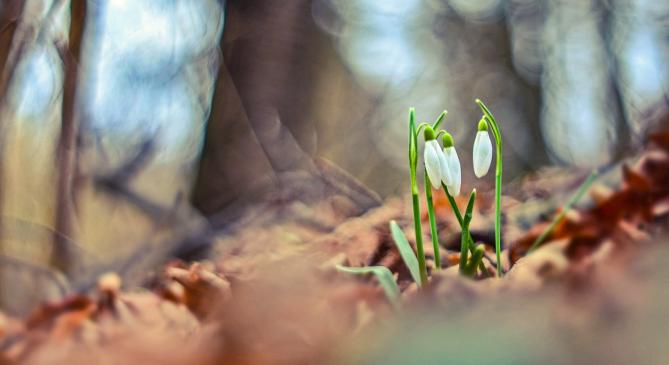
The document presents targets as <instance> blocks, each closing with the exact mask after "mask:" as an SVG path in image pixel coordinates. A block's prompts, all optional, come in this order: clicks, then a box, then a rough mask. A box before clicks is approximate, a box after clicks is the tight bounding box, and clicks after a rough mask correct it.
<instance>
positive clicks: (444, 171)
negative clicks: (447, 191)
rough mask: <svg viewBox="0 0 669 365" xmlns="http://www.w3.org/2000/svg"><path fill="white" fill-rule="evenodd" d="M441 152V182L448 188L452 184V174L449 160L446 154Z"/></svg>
mask: <svg viewBox="0 0 669 365" xmlns="http://www.w3.org/2000/svg"><path fill="white" fill-rule="evenodd" d="M439 152H441V153H440V154H439V164H440V166H441V181H442V182H443V183H444V185H446V186H448V184H450V183H451V172H450V171H449V168H448V160H447V159H446V154H444V152H442V151H441V149H440V150H439Z"/></svg>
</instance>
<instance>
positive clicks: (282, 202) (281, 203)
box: [0, 128, 669, 365]
mask: <svg viewBox="0 0 669 365" xmlns="http://www.w3.org/2000/svg"><path fill="white" fill-rule="evenodd" d="M319 166H320V169H321V171H326V170H327V171H329V173H328V174H322V175H320V176H318V179H317V180H318V181H317V182H312V183H308V184H305V183H304V181H302V180H304V179H305V177H304V176H299V175H298V176H295V177H294V179H296V181H301V183H300V184H297V185H296V186H301V187H304V186H309V191H304V190H300V189H297V190H295V189H294V190H291V191H288V190H287V192H284V193H282V194H280V195H277V196H276V197H275V198H274V199H272V200H270V201H269V202H267V203H264V204H262V205H259V206H256V207H254V208H252V209H249V210H248V211H247V213H246V214H245V215H244V216H243V217H242V218H241V219H239V220H238V221H237V223H235V225H231V226H228V227H226V229H225V231H222V232H221V233H220V235H219V236H218V237H217V238H216V244H215V245H214V247H213V248H212V250H211V252H210V253H209V257H210V259H209V260H206V261H197V262H184V261H172V262H169V263H167V264H166V265H165V266H164V267H163V268H161V269H159V270H157V271H156V272H154V273H149V274H147V277H146V279H145V280H144V282H145V285H144V286H143V287H142V288H126V286H125V285H124V282H123V280H122V279H121V277H120V276H119V275H117V274H115V273H107V274H104V275H101V276H99V278H98V280H97V287H96V288H95V289H94V290H90V291H88V292H85V293H79V294H75V295H71V296H69V297H67V298H65V299H63V300H60V301H55V302H49V303H44V304H42V305H41V306H39V307H38V308H36V309H35V310H34V311H32V314H31V315H29V316H28V317H27V318H13V317H10V316H8V315H3V314H1V313H0V364H15V363H29V364H66V363H67V364H92V363H95V364H128V363H141V364H152V363H161V364H182V363H189V364H385V365H387V364H410V363H429V364H433V363H457V364H488V363H490V364H492V363H496V364H500V363H503V364H504V363H506V364H510V363H513V364H536V363H544V364H567V363H569V364H574V363H576V364H581V363H583V364H586V363H588V364H592V363H596V364H602V363H607V364H629V363H635V362H636V363H658V364H660V363H665V364H666V363H669V348H668V347H667V346H666V328H669V316H666V314H665V311H666V308H669V306H668V305H669V293H667V290H666V284H667V283H668V281H667V280H668V279H669V265H668V264H669V250H667V248H669V247H667V245H666V244H665V243H666V242H667V240H666V239H663V238H662V237H663V235H664V233H663V227H664V226H665V223H666V218H667V216H668V215H669V129H666V128H658V129H656V130H654V131H652V132H649V133H648V137H647V140H646V142H645V143H644V144H643V147H642V148H640V150H639V152H638V154H637V155H636V156H635V157H634V158H630V159H629V160H626V161H624V162H623V163H621V164H619V165H616V166H613V167H612V168H611V169H609V172H608V173H606V174H605V175H604V176H602V177H601V178H600V179H599V180H598V181H597V182H596V183H595V185H594V186H593V187H592V188H591V189H590V191H589V194H588V197H587V198H586V199H584V201H583V202H582V203H581V204H579V205H578V206H577V207H576V208H575V209H573V210H571V211H569V212H568V214H567V215H566V218H565V219H564V220H563V221H562V222H561V223H560V224H559V225H558V226H557V227H556V229H555V230H554V231H553V233H552V234H551V235H550V236H549V237H548V239H547V240H546V242H545V243H544V244H543V245H542V246H541V248H540V249H538V250H537V251H535V252H533V253H532V254H531V255H526V254H527V250H528V248H529V247H530V245H531V244H532V242H534V240H535V239H536V238H537V237H538V236H539V235H540V234H541V232H543V230H544V229H545V228H546V227H547V225H548V223H549V220H550V218H552V217H553V215H554V214H555V212H556V210H557V209H559V207H560V206H561V204H563V203H564V202H565V201H566V200H567V199H566V198H567V197H569V196H570V195H571V194H572V193H573V192H574V191H575V190H576V188H577V187H578V186H579V184H580V182H582V181H583V179H584V177H585V176H586V175H587V172H586V173H585V174H584V173H583V172H577V171H567V170H560V169H552V170H544V171H541V172H540V173H536V174H534V175H533V177H528V178H526V179H523V181H522V182H518V183H516V184H514V185H513V186H511V187H509V188H506V189H505V191H504V196H503V212H504V227H503V232H504V233H503V242H504V246H505V247H506V248H507V249H506V250H505V251H504V254H503V260H502V266H503V268H504V271H505V275H504V277H503V278H496V277H495V275H494V266H493V265H494V251H493V247H492V246H491V244H492V243H493V242H494V224H493V213H494V208H493V206H492V205H493V204H492V203H493V199H492V195H490V194H485V193H484V194H482V195H481V197H480V199H479V200H478V201H477V205H476V207H475V212H474V218H473V221H472V226H471V230H472V235H473V237H474V239H475V240H477V241H479V242H482V243H485V244H487V250H488V252H487V255H486V257H487V258H486V260H484V263H485V265H486V269H487V270H488V272H487V273H479V274H478V275H477V277H475V278H473V279H471V278H465V277H462V276H460V275H459V273H458V269H457V267H458V265H457V264H458V260H459V242H460V234H459V226H458V223H457V221H456V220H455V218H454V217H453V214H452V212H451V211H450V207H449V206H448V204H447V201H446V199H445V197H443V196H437V197H436V211H437V215H438V218H439V219H438V227H439V232H440V242H441V243H442V245H443V248H445V249H444V250H442V251H441V254H442V262H443V263H444V267H445V268H444V269H442V270H436V269H434V267H433V266H434V260H433V258H434V253H433V251H432V250H431V249H430V248H428V247H426V255H427V257H428V266H429V268H430V280H429V283H428V284H427V285H425V286H424V287H423V288H421V289H418V288H417V286H416V285H415V284H414V283H413V281H412V278H411V275H410V274H409V271H408V270H407V268H406V266H405V265H404V263H403V261H402V259H401V257H400V255H399V252H398V251H397V249H396V247H395V244H394V243H393V241H392V238H391V235H390V232H389V228H388V223H389V221H390V220H396V221H397V222H398V223H399V225H400V226H401V227H402V228H403V230H404V231H405V233H406V236H407V237H410V238H411V237H414V232H413V231H412V228H411V227H412V222H411V220H410V216H411V204H410V201H409V200H408V199H400V198H395V199H389V200H386V201H380V200H378V199H377V198H376V197H375V196H374V194H372V193H370V192H368V191H366V190H365V189H364V188H363V187H361V186H359V185H357V184H355V182H352V181H350V179H349V178H348V177H347V176H346V175H345V174H344V173H343V172H341V171H337V170H336V169H335V168H334V167H332V166H329V165H328V164H327V163H325V162H322V161H321V162H319ZM297 197H299V199H298V198H297ZM458 203H459V205H460V206H463V205H464V204H466V202H465V201H462V200H461V201H458ZM428 227H429V226H428V223H427V216H424V217H423V228H424V231H425V232H424V234H425V237H426V242H430V241H429V228H428ZM426 246H430V245H426ZM338 264H340V265H347V266H356V267H357V266H371V265H382V266H385V267H388V268H389V269H390V270H391V271H392V273H393V274H394V275H395V277H396V280H397V282H398V284H399V287H400V289H401V300H400V302H401V303H400V306H399V308H397V307H394V306H392V305H390V303H389V302H388V301H387V299H386V297H385V296H384V292H383V289H382V288H381V286H380V285H379V284H378V282H377V281H376V279H374V277H371V276H370V277H367V276H352V275H349V274H346V273H341V272H338V271H337V270H335V266H336V265H338Z"/></svg>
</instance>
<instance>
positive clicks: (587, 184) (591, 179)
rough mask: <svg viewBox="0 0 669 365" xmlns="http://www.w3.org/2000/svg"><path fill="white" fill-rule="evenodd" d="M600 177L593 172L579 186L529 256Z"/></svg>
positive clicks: (538, 238)
mask: <svg viewBox="0 0 669 365" xmlns="http://www.w3.org/2000/svg"><path fill="white" fill-rule="evenodd" d="M598 176H599V173H598V172H597V170H593V171H592V172H591V173H590V175H589V176H588V178H587V179H585V181H583V183H582V184H581V186H579V188H578V190H576V193H574V195H572V196H571V198H570V199H569V200H568V201H567V204H565V205H564V206H563V207H562V211H561V212H560V214H558V215H557V216H555V218H553V221H552V222H551V224H550V225H549V226H548V227H546V229H545V230H544V231H543V232H542V233H541V235H540V236H539V237H537V239H536V240H535V241H534V243H533V244H532V247H530V249H529V250H528V251H527V254H528V255H529V254H530V253H532V251H534V250H536V249H537V248H538V247H539V245H541V244H542V243H543V242H544V241H545V240H546V238H548V236H550V235H551V234H552V233H553V231H554V230H555V227H557V225H558V224H559V223H560V222H561V221H562V220H563V219H564V217H565V216H566V215H567V212H569V210H570V209H571V207H572V206H573V205H574V204H576V203H577V202H578V201H579V200H581V198H582V197H583V195H584V194H585V193H586V192H587V191H588V189H590V186H592V183H594V182H595V180H597V177H598Z"/></svg>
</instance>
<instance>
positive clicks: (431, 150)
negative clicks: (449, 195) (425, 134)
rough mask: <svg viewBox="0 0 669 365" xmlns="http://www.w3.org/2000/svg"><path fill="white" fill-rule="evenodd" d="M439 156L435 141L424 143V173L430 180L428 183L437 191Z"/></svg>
mask: <svg viewBox="0 0 669 365" xmlns="http://www.w3.org/2000/svg"><path fill="white" fill-rule="evenodd" d="M440 154H441V149H440V147H439V143H438V142H437V141H436V140H432V141H427V142H425V152H424V154H423V160H424V161H425V171H427V176H428V177H429V178H430V183H431V184H432V186H433V187H434V188H435V189H439V186H440V183H441V163H440V161H439V155H440Z"/></svg>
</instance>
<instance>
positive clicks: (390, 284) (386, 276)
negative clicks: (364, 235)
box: [337, 265, 400, 306]
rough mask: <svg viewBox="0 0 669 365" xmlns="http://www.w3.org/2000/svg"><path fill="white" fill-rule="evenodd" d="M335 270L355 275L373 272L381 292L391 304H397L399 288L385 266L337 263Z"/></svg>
mask: <svg viewBox="0 0 669 365" xmlns="http://www.w3.org/2000/svg"><path fill="white" fill-rule="evenodd" d="M337 270H338V271H340V272H345V273H349V274H355V275H367V274H374V276H376V279H377V280H378V281H379V284H381V287H382V288H383V292H384V294H385V295H386V297H387V298H388V300H389V301H390V303H392V304H393V305H395V306H397V305H398V304H399V300H400V288H399V287H398V286H397V283H396V282H395V278H394V277H393V274H392V273H391V272H390V270H388V268H387V267H385V266H365V267H346V266H341V265H337Z"/></svg>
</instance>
